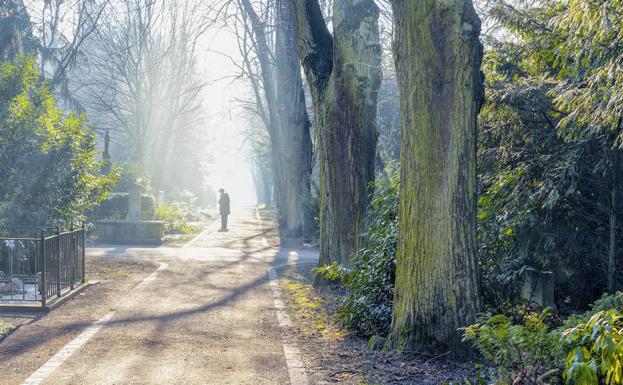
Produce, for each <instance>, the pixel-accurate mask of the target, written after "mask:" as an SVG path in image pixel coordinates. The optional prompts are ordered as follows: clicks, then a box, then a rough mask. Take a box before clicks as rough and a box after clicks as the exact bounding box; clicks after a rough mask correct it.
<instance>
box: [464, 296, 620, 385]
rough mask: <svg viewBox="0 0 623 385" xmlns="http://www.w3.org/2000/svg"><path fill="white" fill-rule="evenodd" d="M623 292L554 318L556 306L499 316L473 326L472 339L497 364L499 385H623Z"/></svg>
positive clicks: (468, 334)
mask: <svg viewBox="0 0 623 385" xmlns="http://www.w3.org/2000/svg"><path fill="white" fill-rule="evenodd" d="M622 311H623V293H616V294H613V295H604V296H602V298H601V299H599V300H597V301H596V302H595V303H594V304H593V306H592V309H591V310H590V311H587V312H585V313H583V314H580V315H577V316H572V317H569V319H567V320H566V321H564V322H562V321H561V320H559V319H557V318H556V317H554V315H553V313H552V311H551V310H550V309H545V310H544V311H543V312H542V313H540V314H539V313H536V312H534V311H529V310H526V309H521V311H520V313H521V315H520V316H506V315H495V316H493V317H489V318H488V319H484V320H482V321H481V322H480V323H477V324H475V325H472V326H469V327H467V328H466V329H465V332H464V341H467V342H470V343H472V344H473V345H474V346H475V347H476V348H477V349H478V350H479V351H480V353H481V354H482V355H483V357H484V358H485V359H487V361H489V363H490V364H491V365H492V368H491V377H492V379H493V381H494V382H495V383H496V384H512V383H521V384H544V383H546V384H558V383H563V382H565V383H567V384H574V385H598V384H601V383H603V384H607V385H618V384H623V314H622Z"/></svg>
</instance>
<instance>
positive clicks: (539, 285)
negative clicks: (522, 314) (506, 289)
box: [521, 268, 556, 309]
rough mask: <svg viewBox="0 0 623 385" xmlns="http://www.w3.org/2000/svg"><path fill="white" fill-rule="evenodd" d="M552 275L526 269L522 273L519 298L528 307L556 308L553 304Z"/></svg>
mask: <svg viewBox="0 0 623 385" xmlns="http://www.w3.org/2000/svg"><path fill="white" fill-rule="evenodd" d="M554 283H555V282H554V273H552V272H551V271H540V270H537V269H534V268H526V269H524V272H523V286H522V288H521V298H522V299H523V300H524V301H525V302H526V303H527V304H528V306H534V305H537V306H541V307H548V306H549V307H551V308H553V309H555V308H556V304H555V303H554Z"/></svg>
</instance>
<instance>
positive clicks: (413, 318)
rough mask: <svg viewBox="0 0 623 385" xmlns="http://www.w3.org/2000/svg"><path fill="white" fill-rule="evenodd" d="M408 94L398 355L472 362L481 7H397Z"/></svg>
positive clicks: (450, 0) (426, 1) (449, 2)
mask: <svg viewBox="0 0 623 385" xmlns="http://www.w3.org/2000/svg"><path fill="white" fill-rule="evenodd" d="M393 6H394V15H395V19H396V37H395V44H394V46H395V55H396V69H397V73H398V81H399V86H400V93H401V114H402V115H401V116H402V126H401V151H400V154H401V184H400V185H401V187H400V208H399V218H400V219H399V226H400V237H399V242H398V252H397V266H396V294H395V297H394V311H393V320H392V329H391V334H390V338H389V340H388V347H389V348H395V349H398V350H415V351H429V352H435V353H444V352H447V351H451V352H452V355H453V356H454V357H460V356H462V355H464V353H465V352H466V350H465V349H464V348H463V347H462V345H461V336H460V331H459V330H458V328H460V327H463V326H466V325H468V324H470V323H471V322H472V321H474V318H475V315H476V312H477V311H478V310H479V309H480V306H481V299H480V293H479V284H478V263H477V255H476V252H477V251H476V117H477V114H478V111H479V109H480V106H481V104H482V102H483V86H482V75H481V73H480V70H479V67H480V63H481V60H482V46H481V44H480V42H479V40H478V35H479V33H480V20H479V19H478V16H477V15H476V13H475V11H474V8H473V5H472V3H471V0H419V1H411V0H393Z"/></svg>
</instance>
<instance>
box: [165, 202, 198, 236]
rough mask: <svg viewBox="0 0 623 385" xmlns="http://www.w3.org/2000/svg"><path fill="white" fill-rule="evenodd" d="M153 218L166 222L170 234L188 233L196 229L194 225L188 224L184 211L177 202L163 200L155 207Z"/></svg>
mask: <svg viewBox="0 0 623 385" xmlns="http://www.w3.org/2000/svg"><path fill="white" fill-rule="evenodd" d="M155 213H156V215H155V219H156V220H159V221H164V222H166V226H167V232H168V233H170V234H189V233H194V232H196V231H197V228H196V227H195V226H191V225H189V224H188V222H187V220H186V213H185V212H184V210H182V208H181V205H180V204H179V203H168V202H164V203H162V204H160V205H159V206H158V207H156V210H155Z"/></svg>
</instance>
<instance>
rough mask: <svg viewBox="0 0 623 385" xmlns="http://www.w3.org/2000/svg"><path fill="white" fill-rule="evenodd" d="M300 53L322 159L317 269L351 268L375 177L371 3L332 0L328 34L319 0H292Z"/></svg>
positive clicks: (375, 59) (377, 60) (375, 49)
mask: <svg viewBox="0 0 623 385" xmlns="http://www.w3.org/2000/svg"><path fill="white" fill-rule="evenodd" d="M291 1H292V4H293V5H294V9H295V12H296V18H297V29H298V46H299V56H300V58H301V62H302V64H303V68H304V70H305V74H306V78H307V82H308V83H309V87H310V89H311V94H312V100H313V103H314V114H315V123H316V127H317V132H318V151H319V160H320V262H319V264H320V265H325V264H330V263H332V262H338V263H340V264H342V265H346V266H348V265H351V263H352V262H351V257H352V255H353V253H354V252H355V251H356V250H357V249H358V248H359V247H360V246H361V238H360V234H361V233H362V232H363V226H364V217H365V211H366V208H367V204H368V199H369V193H370V190H369V184H370V182H372V181H373V180H374V154H375V149H376V141H377V132H376V126H375V118H376V103H377V91H378V88H379V86H380V83H381V47H380V43H379V31H378V17H379V11H378V8H377V6H376V4H375V3H374V1H373V0H359V1H357V0H335V1H334V3H333V30H334V34H333V36H332V35H331V34H330V33H329V30H328V28H327V26H326V24H325V21H324V19H323V16H322V12H321V10H320V6H319V4H318V1H317V0H291Z"/></svg>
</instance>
